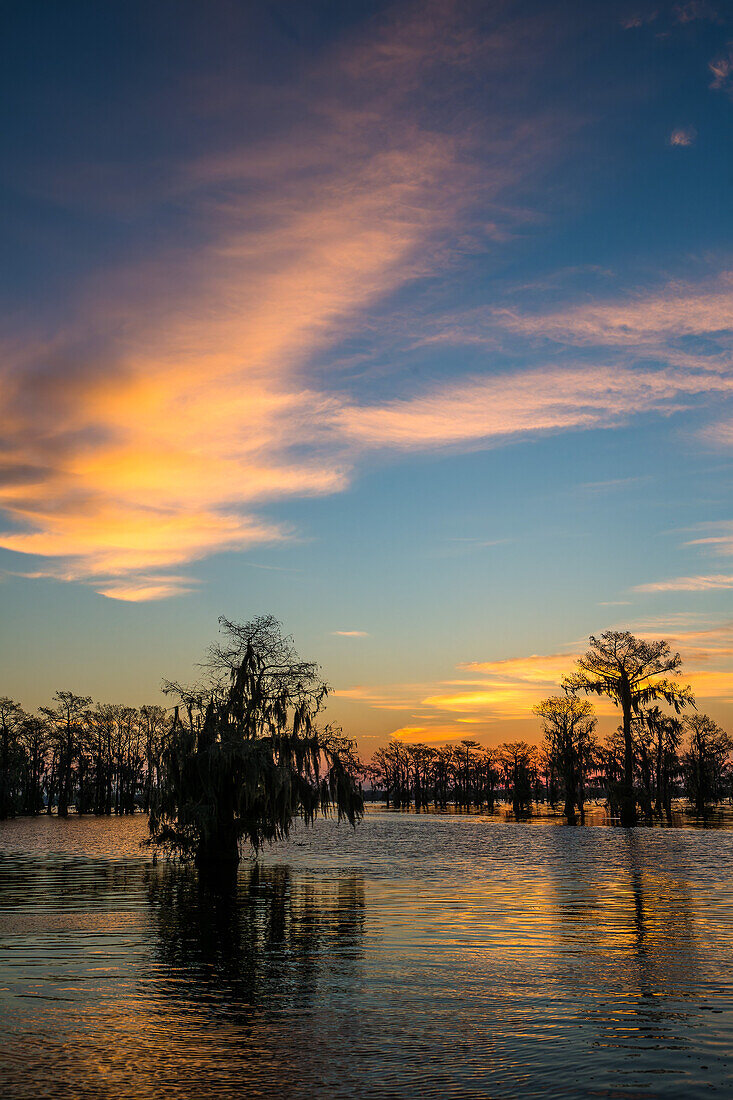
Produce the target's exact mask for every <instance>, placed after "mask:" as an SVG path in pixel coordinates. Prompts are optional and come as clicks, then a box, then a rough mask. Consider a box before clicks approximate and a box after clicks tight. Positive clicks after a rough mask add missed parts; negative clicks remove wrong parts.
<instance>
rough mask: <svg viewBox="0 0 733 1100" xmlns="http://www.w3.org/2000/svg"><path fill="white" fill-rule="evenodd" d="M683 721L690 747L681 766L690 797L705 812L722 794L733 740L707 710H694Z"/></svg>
mask: <svg viewBox="0 0 733 1100" xmlns="http://www.w3.org/2000/svg"><path fill="white" fill-rule="evenodd" d="M682 725H683V727H684V729H685V732H686V733H687V735H688V737H689V739H690V740H689V748H688V749H687V752H685V754H684V756H683V757H682V767H683V771H684V774H685V783H686V787H687V793H688V795H689V798H690V801H691V802H692V803H694V806H695V810H696V812H697V813H698V814H700V815H701V816H704V814H705V812H706V810H707V807H708V805H709V803H711V802H719V801H720V799H721V797H722V795H723V788H724V781H725V770H726V763H727V760H728V756H729V754H730V752H731V749H733V741H731V739H730V737H729V736H728V734H727V733H725V732H724V731H723V730H722V729H721V728H720V726H718V725H717V724H716V723H715V722H714V721H713V720H712V718H709V717H708V716H707V714H691V715H689V716H687V717H685V718H684V719H683V721H682Z"/></svg>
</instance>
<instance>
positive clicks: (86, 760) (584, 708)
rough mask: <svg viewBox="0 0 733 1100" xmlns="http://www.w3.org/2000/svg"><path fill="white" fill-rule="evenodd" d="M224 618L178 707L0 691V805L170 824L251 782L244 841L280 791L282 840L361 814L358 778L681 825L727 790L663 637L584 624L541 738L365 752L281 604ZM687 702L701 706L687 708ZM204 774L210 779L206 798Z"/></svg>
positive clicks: (721, 746) (409, 789) (393, 800)
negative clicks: (303, 821) (328, 816)
mask: <svg viewBox="0 0 733 1100" xmlns="http://www.w3.org/2000/svg"><path fill="white" fill-rule="evenodd" d="M221 623H222V627H223V629H224V631H225V634H226V636H227V637H228V639H229V641H228V646H229V648H226V646H225V647H224V648H222V647H221V646H220V645H218V646H214V647H212V648H211V650H210V658H209V661H210V665H211V669H212V670H213V671H214V673H215V675H214V679H213V681H212V683H211V684H209V685H208V686H206V687H205V688H204V689H196V690H195V691H193V690H189V689H184V688H181V687H180V685H176V684H170V683H166V684H165V690H166V692H167V693H168V694H173V695H174V696H176V697H177V698H178V699H179V700H180V704H179V706H177V707H175V708H174V709H173V710H166V709H165V708H163V707H160V706H143V707H139V708H135V707H125V706H115V705H107V704H99V703H97V704H94V703H93V702H92V700H91V699H90V698H89V697H88V696H82V695H75V694H74V693H73V692H70V691H59V692H57V693H56V695H55V696H54V698H53V702H52V705H51V706H48V707H41V708H40V710H39V711H38V712H37V713H34V714H28V713H26V712H25V711H24V710H23V709H22V708H21V707H20V706H19V705H18V704H17V703H15V702H13V700H12V699H8V698H2V699H0V817H2V818H7V817H12V816H15V815H17V814H39V813H44V812H45V813H52V812H54V811H56V812H57V813H58V814H59V816H62V817H64V816H66V815H67V814H68V813H69V811H70V810H71V809H73V810H75V811H76V812H77V813H79V814H98V815H101V814H130V813H134V812H135V810H137V809H141V810H144V811H146V812H148V813H151V811H152V818H154V819H155V821H157V820H158V818H160V817H161V814H162V815H163V817H165V820H166V821H167V825H166V829H167V830H168V832H169V833H171V835H172V832H174V831H175V828H177V827H178V826H180V821H179V818H180V816H181V813H183V814H184V817H186V820H188V818H191V820H192V821H197V820H198V817H197V815H199V816H200V815H201V814H204V817H206V815H207V814H208V817H207V820H208V818H209V817H211V819H212V820H214V819H216V815H217V814H218V813H219V812H220V810H221V807H222V805H224V804H226V805H229V804H230V803H231V804H232V805H233V804H234V803H235V802H236V803H237V805H239V802H241V801H242V798H244V796H245V795H246V796H247V797H248V798H250V796H251V798H250V801H252V805H253V806H256V807H259V809H256V812H255V810H251V808H250V809H248V810H247V813H248V814H249V815H250V817H248V818H246V820H245V817H246V814H245V815H244V817H242V822H243V823H242V822H240V823H239V825H238V826H237V828H238V829H239V835H240V838H241V836H244V835H247V836H250V837H254V838H255V841H254V842H256V841H257V839H258V838H260V834H262V836H264V837H269V835H270V833H269V832H267V831H266V830H265V831H264V832H262V829H263V826H262V820H261V818H262V806H269V805H270V803H272V806H274V807H276V808H277V807H278V806H279V805H280V802H281V801H282V798H283V797H284V796H283V791H286V792H289V793H288V799H287V806H288V807H290V808H289V809H288V813H286V814H285V816H284V817H283V818H282V821H281V820H280V818H279V817H278V816H277V814H276V813H275V811H274V810H273V812H272V814H271V817H272V821H271V822H270V825H271V827H272V830H273V832H272V835H281V834H282V835H284V833H285V832H286V831H287V829H286V825H285V824H283V822H286V820H287V821H289V820H290V818H289V817H288V814H290V816H291V817H292V815H293V814H294V813H295V812H296V809H297V812H299V813H303V814H304V815H305V816H306V818H309V819H310V818H312V816H313V814H314V812H315V808H316V807H323V806H327V805H328V806H331V805H333V806H336V807H337V808H338V810H339V813H344V814H346V816H347V817H349V820H352V818H353V817H354V813H355V812H356V811H355V810H354V806H355V805H356V802H358V801H359V800H360V798H361V795H360V793H359V790H358V783H359V780H363V781H364V782H365V783H366V784H367V786H368V787H369V788H371V790H372V792H374V793H375V794H376V795H379V796H382V797H384V798H385V799H386V801H387V803H388V804H389V805H392V806H400V807H402V806H411V805H412V806H415V807H417V808H418V809H422V808H426V807H428V806H434V807H436V808H437V809H445V808H447V807H448V806H449V805H454V806H457V807H464V808H471V807H475V808H477V809H482V808H487V809H489V810H492V809H493V808H494V806H495V805H496V804H497V802H500V801H506V802H509V803H511V804H512V807H513V809H514V812H515V814H517V815H520V814H526V813H528V812H530V811H531V808H532V805H533V803H537V802H545V803H547V804H549V805H550V806H551V807H555V806H558V807H561V808H562V811H563V813H564V814H565V816H566V818H567V820H568V822H574V821H575V820H576V819H577V815H578V814H579V815H580V816H581V817H582V815H583V813H584V808H585V805H586V802H587V801H588V800H589V799H597V798H603V799H605V800H606V801H607V803H608V806H609V808H610V811H611V813H612V814H613V815H618V817H619V818H620V820H621V821H622V823H623V824H633V823H634V822H635V821H636V820H637V818H638V817H639V816H641V818H642V819H643V820H645V821H648V822H651V821H653V820H654V819H655V818H656V819H664V818H666V819H667V820H671V816H672V801H673V799H676V798H680V797H686V798H687V799H689V801H690V803H691V804H692V806H693V807H694V808H695V810H696V812H697V813H699V814H704V813H705V812H706V810H707V808H708V807H710V806H712V805H716V804H718V803H720V802H721V801H723V800H725V799H728V800H730V801H733V769H732V768H731V760H730V757H731V751H732V750H733V742H732V741H731V739H730V738H729V737H728V735H727V734H726V733H725V732H724V731H723V730H722V729H721V728H720V727H719V726H718V725H716V723H715V722H714V721H713V720H712V719H711V718H709V717H708V716H707V715H705V714H700V713H698V712H697V711H696V709H695V707H696V704H695V700H694V697H693V695H692V692H691V690H690V688H689V687H688V686H687V685H684V684H681V683H680V682H679V681H678V679H677V678H676V677H677V675H678V672H679V668H680V664H681V658H680V655H679V654H678V653H672V651H671V650H670V648H669V645H668V643H667V642H665V641H646V640H644V639H640V638H636V637H634V636H633V635H632V634H629V633H628V632H627V631H606V632H605V633H604V634H602V635H601V636H600V637H599V638H595V637H591V638H590V648H589V650H588V652H587V653H586V654H585V655H584V656H583V657H581V658H579V659H578V661H577V662H576V670H575V672H573V673H572V674H571V675H570V676H566V677H564V678H563V680H562V683H561V685H560V687H561V691H562V694H558V695H554V696H550V697H549V698H547V699H544V700H543V701H542V702H541V703H539V704H537V706H535V707H534V708H533V709H534V714H535V716H536V717H537V719H538V721H539V724H540V728H541V732H542V735H543V740H542V742H541V744H540V745H538V746H535V747H533V746H530V745H528V744H527V743H526V742H524V741H515V742H505V743H504V744H502V745H500V746H499V747H498V748H496V749H488V748H484V747H483V746H481V745H480V744H479V743H478V742H475V741H462V742H460V743H459V744H457V745H456V744H454V745H445V746H443V747H442V748H436V747H434V746H432V745H426V744H412V745H409V744H405V743H402V742H392V743H390V744H389V745H388V746H387V747H386V748H383V749H380V750H378V751H377V752H376V753H375V755H374V757H373V759H372V761H371V762H370V763H369V764H366V765H365V764H362V763H360V762H359V761H358V760H357V758H356V756H355V755H354V752H353V742H351V741H349V740H348V738H344V737H343V736H342V735H341V734H340V732H339V731H335V730H333V729H332V728H331V727H328V726H327V727H325V728H324V729H322V730H321V729H320V728H319V727H318V726H317V725H316V724H315V717H316V715H317V713H318V711H319V710H320V707H321V705H322V702H323V700H324V699H325V698H326V695H327V693H328V689H327V686H326V685H325V684H324V683H323V682H322V681H321V680H320V678H319V677H318V675H317V666H316V665H314V664H312V663H309V662H302V661H300V660H299V658H297V655H296V654H295V651H294V649H293V647H292V642H291V640H290V639H287V638H285V637H284V636H283V635H282V632H281V627H280V624H279V623H278V622H277V621H276V620H275V619H274V618H273V617H272V616H264V617H260V618H258V619H255V620H252V622H251V623H247V624H236V623H231V622H229V621H228V620H226V619H222V620H221ZM222 677H223V678H224V679H223V680H222ZM227 677H228V678H229V681H230V686H229V687H228V688H227V689H226V690H224V689H222V687H221V683H223V682H224V681H226V679H227ZM220 681H221V682H220ZM593 694H595V695H602V696H606V697H608V698H610V699H611V700H613V702H614V703H615V704H616V706H617V707H618V708H619V711H620V715H621V719H622V721H621V724H620V725H619V727H618V729H617V730H616V731H615V732H614V733H613V734H611V736H610V737H608V738H607V739H606V740H605V741H604V742H603V743H601V742H600V741H599V740H598V738H597V736H596V724H597V723H596V718H595V714H594V710H593V706H592V704H591V702H590V700H589V699H588V698H581V696H583V695H584V696H588V695H593ZM660 703H661V704H664V705H665V706H666V708H667V709H666V710H663V709H662V707H661V706H660ZM687 708H689V711H692V712H693V713H689V712H688V713H687V714H686V715H685V716H684V717H680V714H681V712H682V710H684V709H687ZM291 712H292V713H291ZM245 719H246V721H245ZM240 727H241V729H240ZM233 731H234V732H233ZM235 732H236V737H235V736H234V734H235ZM237 738H238V740H237ZM240 742H241V745H240ZM237 745H239V750H241V751H239V750H237V751H239V756H236V754H235V748H236V746H237ZM242 746H244V748H242ZM245 748H246V752H245V751H244V749H245ZM220 757H221V760H219V758H220ZM240 757H241V759H240ZM235 758H236V759H237V760H239V771H238V772H237V773H236V775H235V774H234V773H233V772H232V761H234V760H235ZM216 761H219V764H218V765H217V766H218V767H219V769H220V770H219V772H216V776H213V772H212V769H213V767H214V762H216ZM324 761H325V762H326V763H327V765H328V767H327V772H326V773H325V774H326V775H327V776H328V779H327V780H326V779H324V777H323V774H322V773H321V770H320V769H321V765H322V764H323V762H324ZM202 776H204V777H206V776H208V780H207V782H208V786H207V785H206V784H204V787H205V791H204V793H203V794H202V793H201V791H200V790H199V787H200V786H201V782H203V780H202ZM184 779H185V780H186V783H184V782H183V780H184ZM214 779H216V782H214ZM199 781H201V782H199ZM324 784H325V785H324ZM189 787H190V790H189ZM184 788H185V790H184ZM230 788H232V789H230ZM235 788H236V789H235ZM202 790H203V788H202ZM222 792H224V793H222ZM204 795H205V797H204ZM347 796H348V797H347ZM355 799H356V801H354V800H355ZM237 800H239V801H237ZM352 803H353V805H352ZM247 805H249V803H247ZM182 807H183V810H182ZM204 810H205V811H206V812H205V813H204ZM278 812H279V811H278ZM242 814H244V811H243V810H242ZM166 815H167V816H166ZM252 815H254V816H252ZM229 816H230V817H231V814H230V815H229ZM240 816H242V815H241V814H240ZM250 818H251V820H250ZM161 820H162V818H161ZM269 820H270V819H269V818H268V821H269ZM155 821H154V822H153V824H154V826H155ZM176 821H178V826H176V825H174V824H171V823H175V822H176ZM273 823H274V824H273ZM240 826H241V827H240ZM196 827H197V828H198V826H196ZM161 828H162V826H161ZM191 828H193V826H191ZM268 828H269V826H268ZM248 830H249V831H248ZM204 831H205V830H204ZM197 835H198V834H197ZM207 835H208V834H207ZM233 835H234V834H232V836H233ZM230 839H231V838H230ZM235 839H236V838H235ZM234 843H235V842H234V841H232V845H230V847H232V850H233V849H234Z"/></svg>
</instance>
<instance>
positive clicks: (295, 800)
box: [150, 616, 363, 866]
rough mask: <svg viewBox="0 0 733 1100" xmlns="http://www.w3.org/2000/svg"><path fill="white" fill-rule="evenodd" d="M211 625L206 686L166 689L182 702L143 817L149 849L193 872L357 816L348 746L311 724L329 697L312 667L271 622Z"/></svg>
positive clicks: (352, 747) (330, 729)
mask: <svg viewBox="0 0 733 1100" xmlns="http://www.w3.org/2000/svg"><path fill="white" fill-rule="evenodd" d="M220 624H221V627H222V630H223V635H224V637H223V640H222V641H221V642H220V643H218V644H216V645H214V646H212V647H211V649H210V651H209V654H208V657H207V659H206V661H205V662H204V663H203V665H202V668H203V669H204V671H205V673H206V675H207V676H208V682H207V683H205V684H204V685H203V686H200V685H199V686H196V687H194V688H182V687H181V686H180V685H176V684H168V685H167V690H168V691H170V692H174V693H176V694H178V696H179V698H180V700H181V702H180V704H179V706H178V707H176V710H175V714H174V721H173V729H172V733H171V736H170V738H169V745H168V749H167V752H166V754H165V757H164V775H163V781H162V783H161V786H160V790H159V792H158V795H157V797H156V799H155V801H154V803H153V807H152V811H151V815H150V834H151V837H150V842H151V843H152V844H153V845H156V846H158V847H161V848H164V849H167V850H168V851H170V852H174V853H176V854H178V855H181V856H183V857H189V858H194V859H195V860H196V861H197V862H198V863H199V864H200V865H202V866H204V865H205V866H208V865H220V864H236V863H237V861H238V859H239V845H240V842H242V841H244V842H249V843H250V844H251V845H252V846H253V847H254V848H255V850H256V849H258V848H260V847H261V846H262V844H263V843H265V842H266V841H271V840H276V839H280V838H282V837H285V836H287V834H288V833H289V831H290V829H291V827H292V824H293V822H294V820H295V819H296V818H301V819H302V820H304V821H305V822H306V823H307V824H310V823H311V822H312V821H313V819H314V818H315V816H316V815H317V814H319V813H328V812H330V811H334V812H335V813H336V814H337V815H338V817H339V819H340V818H342V817H345V818H346V819H347V820H348V821H349V822H350V823H351V824H352V825H353V824H355V822H356V820H357V818H358V817H359V816H360V814H361V813H362V809H363V804H362V795H361V787H360V784H359V782H358V766H357V761H356V756H355V743H354V742H353V741H350V740H349V739H348V738H346V737H344V736H343V735H342V734H341V732H340V731H339V730H336V729H334V728H333V727H331V726H325V727H323V728H321V727H319V726H318V725H317V721H316V719H317V716H318V714H319V712H320V711H321V709H322V706H323V703H324V701H325V699H326V697H327V695H328V686H327V685H326V684H325V683H324V681H323V680H322V679H321V678H320V676H319V673H318V668H317V666H316V665H315V664H314V663H313V662H308V661H302V660H301V659H300V658H299V657H298V655H297V654H296V652H295V648H294V646H293V643H292V640H291V639H290V638H288V637H286V636H284V635H283V633H282V628H281V625H280V623H279V622H278V621H277V620H276V619H275V618H273V617H272V616H261V617H259V618H256V619H253V620H252V621H251V622H248V623H233V622H230V621H229V620H227V619H221V620H220ZM181 711H183V712H184V716H182V714H181Z"/></svg>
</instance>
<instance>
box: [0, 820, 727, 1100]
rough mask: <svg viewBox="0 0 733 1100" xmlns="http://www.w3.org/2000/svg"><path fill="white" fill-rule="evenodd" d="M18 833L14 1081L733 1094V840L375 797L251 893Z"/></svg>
mask: <svg viewBox="0 0 733 1100" xmlns="http://www.w3.org/2000/svg"><path fill="white" fill-rule="evenodd" d="M143 835H145V821H144V819H143V818H142V817H137V818H131V819H122V820H76V819H73V818H72V819H70V820H68V821H66V822H64V821H59V820H56V819H55V818H54V819H50V820H49V819H47V818H43V819H35V820H30V819H25V820H18V821H14V822H7V823H2V824H0V1096H2V1097H3V1098H8V1100H10V1098H18V1097H22V1098H24V1100H26V1098H28V1100H30V1098H31V1097H53V1098H54V1100H58V1097H60V1096H66V1097H74V1098H77V1097H79V1098H87V1097H89V1098H94V1100H96V1098H110V1100H112V1098H128V1097H129V1098H132V1097H135V1098H138V1097H140V1098H143V1100H146V1098H148V1097H150V1098H152V1097H155V1098H156V1100H159V1098H163V1100H166V1098H169V1097H170V1098H173V1097H205V1098H209V1097H211V1098H214V1097H217V1098H219V1097H223V1098H227V1097H260V1096H261V1097H277V1098H280V1097H283V1098H286V1100H287V1098H291V1097H292V1098H300V1097H309V1098H312V1097H314V1096H317V1097H321V1096H323V1097H337V1098H338V1097H343V1098H347V1097H362V1096H363V1097H373V1098H380V1100H381V1098H385V1100H386V1098H395V1097H467V1098H469V1097H470V1098H476V1100H479V1098H480V1100H491V1098H495V1100H504V1098H507V1100H517V1098H523V1097H605V1098H608V1100H626V1098H628V1100H631V1098H637V1097H638V1098H642V1097H643V1098H651V1097H657V1096H659V1097H680V1098H687V1097H698V1096H700V1097H702V1096H709V1095H711V1094H715V1093H717V1094H718V1095H721V1096H731V1095H733V1070H732V1067H731V1051H732V1050H733V1000H732V997H731V993H732V990H733V931H732V929H733V924H732V918H733V886H732V885H731V870H732V869H733V833H732V832H729V831H722V830H721V831H701V830H694V829H671V830H670V829H643V828H639V829H612V828H592V829H591V828H577V829H572V828H565V827H560V826H557V825H555V824H536V823H535V824H532V825H529V824H519V823H505V822H498V821H496V820H495V819H491V818H484V817H481V816H470V817H469V816H465V817H464V816H460V815H449V816H437V815H417V814H401V813H389V812H386V811H379V810H370V811H369V813H368V814H367V817H366V819H365V821H364V822H363V823H362V824H361V825H360V826H359V827H358V828H357V830H356V831H355V832H352V831H351V830H350V828H349V827H348V826H343V825H342V826H338V825H337V824H336V823H335V822H332V821H325V822H323V821H322V822H319V823H317V825H316V827H315V828H314V829H313V830H312V831H306V830H304V829H300V830H298V832H297V833H296V834H295V836H294V837H293V838H292V839H291V840H290V841H289V842H288V843H286V844H279V845H277V846H275V847H273V848H271V849H269V850H268V851H266V852H265V853H264V857H263V859H262V860H261V861H260V863H259V864H258V865H254V864H252V863H245V864H244V865H243V866H242V868H241V870H240V874H239V878H238V882H237V885H236V888H234V889H232V890H231V891H230V892H227V891H224V892H222V891H212V890H211V889H209V888H208V887H206V886H205V885H203V884H200V883H199V881H198V878H197V875H196V873H195V871H193V870H191V869H189V868H183V867H180V866H176V865H172V864H165V863H159V864H158V865H157V866H153V865H152V864H151V861H150V857H149V856H148V855H147V854H145V853H141V850H140V848H139V846H138V845H139V840H140V838H141V837H142V836H143Z"/></svg>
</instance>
